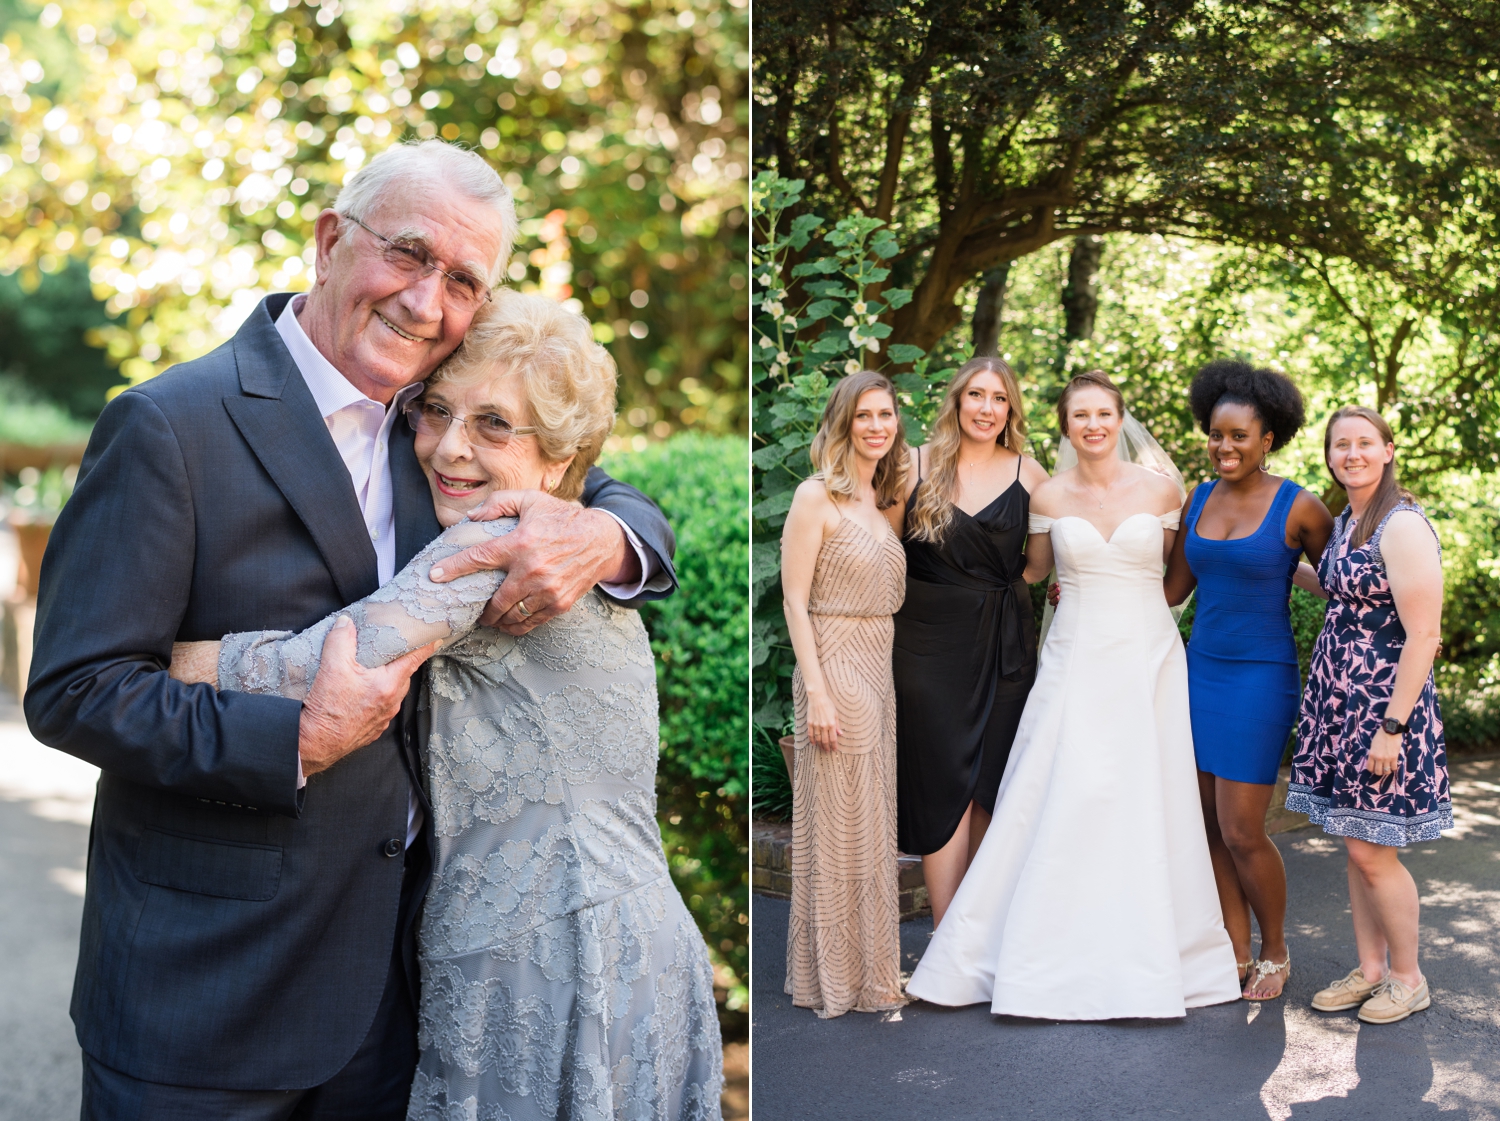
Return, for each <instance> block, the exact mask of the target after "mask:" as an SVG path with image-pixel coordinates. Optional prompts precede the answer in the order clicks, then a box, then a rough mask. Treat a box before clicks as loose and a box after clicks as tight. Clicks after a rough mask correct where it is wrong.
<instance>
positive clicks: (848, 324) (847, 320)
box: [844, 315, 854, 327]
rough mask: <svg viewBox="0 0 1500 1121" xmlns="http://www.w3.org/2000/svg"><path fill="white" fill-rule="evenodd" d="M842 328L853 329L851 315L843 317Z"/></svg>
mask: <svg viewBox="0 0 1500 1121" xmlns="http://www.w3.org/2000/svg"><path fill="white" fill-rule="evenodd" d="M844 326H845V327H853V326H854V316H852V315H846V316H844Z"/></svg>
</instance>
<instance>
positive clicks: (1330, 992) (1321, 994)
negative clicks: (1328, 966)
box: [1312, 965, 1385, 1012]
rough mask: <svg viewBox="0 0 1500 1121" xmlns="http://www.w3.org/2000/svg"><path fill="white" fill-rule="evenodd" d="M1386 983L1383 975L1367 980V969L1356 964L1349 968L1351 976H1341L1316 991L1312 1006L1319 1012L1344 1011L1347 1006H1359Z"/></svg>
mask: <svg viewBox="0 0 1500 1121" xmlns="http://www.w3.org/2000/svg"><path fill="white" fill-rule="evenodd" d="M1384 983H1385V978H1383V977H1382V978H1381V979H1380V980H1379V981H1366V980H1365V971H1364V970H1363V969H1361V968H1360V967H1359V966H1357V965H1356V966H1355V967H1354V968H1353V969H1351V970H1349V976H1347V977H1341V978H1339V980H1337V981H1335V982H1334V983H1333V984H1331V985H1329V986H1328V987H1327V988H1326V989H1320V990H1319V991H1318V992H1317V993H1315V994H1314V995H1313V998H1312V1006H1313V1007H1314V1008H1316V1009H1317V1010H1318V1011H1319V1012H1342V1011H1344V1010H1345V1009H1347V1008H1358V1007H1359V1006H1360V1005H1361V1004H1363V1003H1364V1002H1365V1001H1367V1000H1369V999H1370V997H1371V996H1372V995H1373V994H1374V992H1375V990H1376V989H1378V988H1380V986H1381V985H1383V984H1384Z"/></svg>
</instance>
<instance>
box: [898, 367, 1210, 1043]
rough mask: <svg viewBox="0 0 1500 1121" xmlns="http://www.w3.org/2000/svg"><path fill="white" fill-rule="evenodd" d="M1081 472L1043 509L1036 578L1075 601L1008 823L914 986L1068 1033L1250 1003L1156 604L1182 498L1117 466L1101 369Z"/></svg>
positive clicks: (1054, 632)
mask: <svg viewBox="0 0 1500 1121" xmlns="http://www.w3.org/2000/svg"><path fill="white" fill-rule="evenodd" d="M1058 419H1059V425H1060V427H1061V429H1062V432H1063V434H1064V435H1065V436H1066V437H1067V439H1068V441H1069V442H1070V443H1071V444H1072V446H1073V448H1074V449H1075V450H1076V451H1077V454H1078V465H1077V467H1074V468H1072V469H1070V470H1066V471H1062V472H1060V473H1059V474H1058V475H1056V476H1054V477H1053V478H1052V479H1049V480H1048V481H1047V482H1046V483H1045V484H1043V485H1042V486H1040V487H1038V488H1037V491H1036V493H1035V494H1034V495H1033V496H1032V502H1031V515H1030V529H1031V536H1030V539H1029V541H1028V542H1027V546H1026V558H1027V576H1028V577H1031V578H1032V579H1040V578H1041V577H1042V576H1043V575H1045V574H1046V573H1047V572H1048V571H1049V570H1050V569H1051V568H1052V567H1053V561H1054V558H1055V560H1056V566H1057V574H1058V579H1059V580H1060V581H1061V584H1062V598H1061V603H1060V606H1059V607H1058V610H1057V614H1056V616H1055V617H1054V619H1053V621H1052V627H1051V629H1050V630H1049V631H1048V632H1047V637H1046V640H1045V642H1044V644H1043V646H1042V652H1041V657H1040V660H1039V663H1038V666H1037V676H1036V684H1035V685H1033V686H1032V689H1031V696H1030V698H1029V699H1028V700H1027V702H1026V710H1025V712H1024V713H1023V714H1022V716H1021V725H1020V727H1019V728H1018V729H1017V731H1016V738H1015V743H1014V744H1013V745H1012V747H1011V752H1010V762H1009V764H1008V765H1007V766H1006V770H1005V777H1004V779H1003V780H1002V781H1001V784H1000V793H999V797H998V798H997V800H996V802H995V816H994V820H993V821H992V822H991V823H990V828H989V831H988V832H987V833H986V834H985V836H984V841H983V843H982V844H981V845H980V846H979V852H978V853H976V854H975V856H974V861H973V863H972V864H971V865H970V866H969V871H968V874H967V875H965V876H964V879H963V882H962V883H961V884H960V885H959V888H958V894H957V895H955V896H954V898H953V903H952V905H951V906H950V907H949V909H948V914H947V916H946V917H945V918H944V919H943V923H942V925H941V926H939V927H938V928H937V930H936V931H935V932H934V933H933V936H932V942H931V943H930V944H929V945H928V947H927V952H926V953H925V954H924V955H923V956H922V960H921V962H920V963H919V964H918V966H917V969H916V972H915V973H914V974H913V975H912V978H911V981H910V982H909V983H908V984H907V992H908V993H909V994H910V995H912V996H916V997H920V998H921V999H923V1000H929V1001H932V1002H934V1003H937V1004H948V1005H963V1004H975V1003H980V1002H985V1003H988V1004H989V1005H990V1009H991V1011H993V1012H995V1013H999V1014H1008V1015H1015V1016H1034V1017H1039V1018H1045V1019H1058V1020H1105V1019H1113V1018H1117V1017H1163V1018H1165V1017H1177V1016H1183V1015H1185V1014H1186V1011H1187V1009H1189V1008H1197V1007H1200V1006H1202V1005H1206V1004H1217V1003H1220V1002H1222V1001H1229V1000H1235V999H1238V997H1239V995H1240V986H1239V979H1238V975H1237V974H1236V972H1235V968H1234V950H1233V948H1232V947H1231V945H1230V942H1229V936H1228V935H1227V934H1226V933H1225V932H1224V924H1223V920H1222V918H1221V917H1220V914H1219V900H1218V895H1217V893H1216V892H1215V890H1214V878H1213V868H1212V865H1211V863H1210V861H1209V855H1208V841H1207V838H1206V837H1205V835H1204V830H1203V814H1202V811H1201V809H1200V808H1199V804H1198V783H1197V771H1196V768H1195V767H1194V763H1193V736H1192V728H1191V723H1190V719H1189V715H1188V683H1187V662H1186V659H1185V657H1184V655H1183V649H1182V639H1181V638H1180V637H1179V635H1178V633H1177V624H1176V622H1175V621H1174V620H1173V618H1172V613H1171V611H1170V610H1169V609H1168V607H1167V601H1166V597H1165V595H1164V594H1163V591H1162V566H1163V564H1164V563H1165V561H1166V557H1167V554H1168V550H1169V549H1170V547H1171V544H1172V535H1173V534H1174V533H1175V532H1176V529H1177V525H1178V521H1179V517H1180V513H1181V507H1182V492H1181V491H1180V490H1179V489H1178V486H1177V484H1176V483H1175V482H1174V481H1173V480H1171V479H1168V478H1163V477H1162V476H1161V475H1159V474H1157V473H1155V472H1153V471H1151V470H1149V469H1147V468H1145V467H1141V466H1138V465H1136V464H1133V463H1127V462H1125V461H1123V460H1122V459H1121V458H1120V457H1119V455H1118V454H1117V451H1116V447H1117V444H1118V442H1119V439H1120V433H1121V429H1122V428H1123V427H1124V424H1125V416H1124V401H1123V400H1122V399H1121V395H1120V391H1119V390H1118V389H1117V388H1116V387H1115V385H1114V383H1113V382H1111V381H1110V380H1109V379H1108V378H1106V377H1105V376H1104V375H1103V374H1099V373H1090V374H1081V375H1079V376H1078V377H1075V378H1074V379H1073V380H1072V381H1070V382H1069V383H1068V385H1067V386H1066V387H1065V388H1064V390H1063V395H1062V398H1061V400H1060V401H1059V403H1058Z"/></svg>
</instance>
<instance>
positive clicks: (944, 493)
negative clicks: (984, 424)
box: [907, 357, 1026, 545]
mask: <svg viewBox="0 0 1500 1121" xmlns="http://www.w3.org/2000/svg"><path fill="white" fill-rule="evenodd" d="M982 373H991V374H994V375H996V376H997V377H998V378H999V379H1000V381H1001V384H1003V385H1004V386H1005V396H1006V398H1007V401H1006V404H1007V407H1008V409H1009V413H1008V414H1007V416H1006V418H1005V427H1004V428H1002V429H1001V430H1000V435H999V436H998V437H996V439H995V442H996V443H997V444H999V445H1000V446H1001V447H1002V448H1006V449H1008V450H1009V451H1013V452H1015V453H1016V454H1017V455H1025V454H1026V406H1025V403H1024V402H1023V401H1022V400H1021V384H1020V382H1018V381H1017V380H1016V372H1015V371H1014V370H1012V369H1011V368H1010V366H1009V365H1007V364H1006V363H1005V362H1004V361H1003V360H1001V359H999V358H994V357H984V358H971V359H969V360H968V361H967V362H965V363H964V364H963V365H962V366H960V367H959V369H958V373H956V374H954V375H953V380H952V381H951V382H949V383H948V392H947V393H946V394H944V395H943V403H942V404H941V405H939V406H938V414H937V419H936V420H934V421H933V422H932V430H931V432H929V433H928V436H927V475H926V485H925V486H923V487H920V488H918V490H917V501H916V503H915V504H914V505H913V506H912V511H911V524H910V525H909V526H908V527H907V533H908V534H909V535H910V536H912V537H914V538H916V539H917V540H919V541H930V542H932V543H933V544H934V545H936V544H937V543H939V542H940V541H942V539H943V534H945V533H946V532H947V531H948V526H949V525H950V524H951V523H952V521H953V499H954V498H955V496H956V495H957V494H958V449H959V447H960V432H959V427H958V405H959V401H960V400H961V399H962V398H963V393H964V390H965V389H967V388H968V387H969V382H971V381H973V380H974V378H975V376H976V375H978V374H982Z"/></svg>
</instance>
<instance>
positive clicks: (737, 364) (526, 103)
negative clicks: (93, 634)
mask: <svg viewBox="0 0 1500 1121" xmlns="http://www.w3.org/2000/svg"><path fill="white" fill-rule="evenodd" d="M748 20H749V16H748V3H747V0H637V2H629V3H625V2H621V3H616V2H613V0H499V2H494V3H484V4H474V5H470V4H469V3H467V2H466V0H395V2H390V0H322V2H321V3H307V2H304V0H267V2H265V3H262V4H257V5H255V6H250V5H245V4H240V3H237V2H235V0H192V2H191V3H179V2H178V0H131V2H128V3H127V2H121V0H69V2H68V3H66V4H62V5H59V4H55V3H53V4H46V5H43V4H39V3H38V4H32V3H30V2H28V0H0V35H3V43H0V105H4V106H5V111H4V113H3V114H0V327H3V326H9V325H10V324H11V323H13V322H16V321H17V315H16V313H15V311H14V309H13V307H12V305H13V304H14V303H15V299H14V297H15V296H16V295H17V294H18V293H20V294H26V295H34V297H35V298H34V299H33V300H32V301H29V302H28V309H27V313H26V314H27V316H28V317H29V319H28V321H27V322H26V323H24V324H21V326H22V327H23V328H24V330H23V331H22V333H21V334H20V335H17V336H12V335H10V334H9V333H8V332H3V331H0V370H7V369H8V370H10V371H11V372H13V373H16V374H18V375H20V376H23V377H25V378H27V379H28V380H29V381H30V382H31V383H32V384H33V385H34V387H35V388H37V389H38V390H39V391H40V392H42V393H43V394H46V395H48V396H51V397H53V398H54V399H56V400H58V401H60V402H62V403H64V404H66V405H67V406H68V407H69V408H71V409H73V410H74V411H77V412H79V413H80V415H85V416H88V415H91V414H92V413H97V411H98V409H99V408H100V407H102V405H103V399H104V391H105V390H106V389H108V388H109V387H110V386H114V385H118V384H119V383H120V382H121V381H122V380H123V381H128V382H135V381H140V380H142V379H144V378H148V377H151V376H153V375H154V374H155V373H158V372H160V371H161V370H163V369H165V368H166V367H167V366H169V365H171V364H172V363H173V362H177V361H182V360H184V359H187V358H192V357H196V356H197V355H199V354H202V353H203V352H205V351H207V350H209V349H211V348H212V347H213V346H215V345H217V343H218V342H220V341H221V340H222V339H224V338H225V337H227V336H228V335H229V334H231V333H232V332H233V330H234V328H235V327H236V326H237V325H238V324H239V322H240V321H241V320H242V319H243V318H244V316H245V315H246V314H248V312H249V311H250V310H251V309H252V308H253V307H254V306H255V304H256V302H257V301H258V300H259V299H260V298H261V297H262V296H263V295H264V294H265V293H267V292H270V291H277V290H286V289H299V288H303V287H305V286H306V285H307V283H308V280H309V271H310V266H311V264H312V260H313V255H312V245H311V241H310V238H311V231H312V223H313V220H314V219H315V218H316V216H317V214H318V212H319V210H321V209H322V208H323V207H324V206H325V205H327V204H328V203H329V202H330V201H331V200H332V199H333V197H334V195H335V194H336V193H337V190H338V187H339V185H340V184H341V183H342V182H343V180H344V178H345V176H347V175H348V174H350V173H351V172H352V171H354V170H355V169H357V168H358V167H359V166H361V165H362V164H363V163H365V162H366V161H367V160H368V159H369V158H370V157H371V156H373V155H374V154H375V153H376V152H378V151H380V150H381V149H383V148H385V147H387V146H388V145H390V144H393V143H395V142H397V141H398V140H400V139H402V138H408V137H416V138H423V137H431V136H441V137H443V138H445V139H449V140H456V141H458V142H460V143H464V144H467V145H469V146H471V147H474V148H475V149H476V150H478V151H480V152H481V153H483V154H484V155H485V156H486V157H487V158H488V159H490V160H491V161H492V162H493V163H494V165H495V166H496V168H497V169H498V170H499V171H500V172H501V173H502V175H503V176H504V177H505V179H506V181H507V183H508V184H509V185H510V187H511V189H512V191H513V192H514V194H515V196H516V199H517V210H518V214H519V217H520V218H521V231H522V236H521V239H520V241H519V242H518V244H517V247H516V253H515V256H514V258H513V260H512V263H511V273H510V277H509V280H510V282H511V283H512V284H514V285H516V286H517V287H520V288H522V289H528V290H540V291H543V292H546V293H548V294H549V295H552V296H554V297H556V298H558V299H560V300H568V301H575V302H574V304H573V306H575V307H576V308H578V309H579V310H580V311H582V312H584V313H585V314H587V315H588V316H589V318H590V319H591V320H592V321H593V323H594V330H595V335H596V337H597V338H599V339H600V341H602V342H604V343H606V344H608V345H609V347H610V349H611V351H612V353H613V354H614V356H615V359H616V362H617V363H618V364H619V367H620V374H621V413H620V415H621V421H620V427H619V429H618V430H617V436H618V437H619V439H620V440H623V441H627V442H631V443H632V444H635V443H638V442H639V440H638V438H645V437H655V438H661V437H664V436H666V435H669V434H670V433H672V432H674V431H677V430H679V429H680V428H684V427H689V428H695V429H698V430H704V431H711V432H735V431H740V432H743V430H744V423H745V407H746V384H745V377H744V370H745V365H746V355H745V342H744V339H745V324H746V308H745V302H746V301H745V296H746V278H745V269H744V260H745V254H746V250H747V244H748V242H747V232H748V225H747V221H746V210H745V187H746V183H745V180H746V175H747V168H748V165H749V158H748V152H747V150H746V145H747V139H746V133H747V126H748V103H747V99H746V96H745V75H746V72H747V70H748V66H749V54H748ZM85 278H86V283H84V279H85ZM84 288H87V289H89V294H91V295H92V297H93V300H88V299H86V298H85V299H83V300H80V298H79V297H80V295H81V294H82V291H81V290H82V289H84ZM100 305H102V307H101V306H100ZM38 320H41V322H40V323H38V322H37V321H38ZM85 332H86V337H87V339H88V340H89V342H91V343H92V344H93V345H95V346H96V347H100V348H103V349H104V351H105V354H106V356H107V363H105V362H101V361H100V360H99V357H98V356H97V355H93V354H91V353H88V352H84V351H83V350H82V349H81V348H80V346H79V345H78V339H79V337H80V336H81V335H82V334H83V333H85ZM64 343H67V344H68V345H67V346H66V347H65V349H67V350H68V354H67V356H66V360H65V361H63V362H59V361H58V360H57V351H58V350H59V347H60V346H61V345H62V344H64ZM116 368H117V369H118V372H116ZM122 375H123V377H122Z"/></svg>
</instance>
